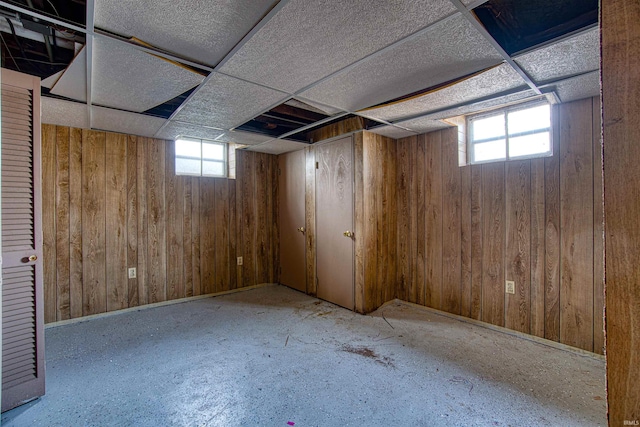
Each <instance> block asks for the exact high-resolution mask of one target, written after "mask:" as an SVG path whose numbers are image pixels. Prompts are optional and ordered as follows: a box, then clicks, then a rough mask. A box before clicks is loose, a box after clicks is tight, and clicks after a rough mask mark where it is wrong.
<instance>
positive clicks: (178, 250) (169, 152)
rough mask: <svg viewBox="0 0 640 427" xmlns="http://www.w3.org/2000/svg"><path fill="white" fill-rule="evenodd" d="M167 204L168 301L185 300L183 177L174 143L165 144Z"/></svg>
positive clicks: (167, 142)
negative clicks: (177, 172) (177, 166)
mask: <svg viewBox="0 0 640 427" xmlns="http://www.w3.org/2000/svg"><path fill="white" fill-rule="evenodd" d="M164 145H165V170H166V172H165V203H166V215H167V227H166V230H167V231H166V232H167V241H166V243H167V249H166V253H167V299H170V300H171V299H177V298H184V295H185V293H184V271H183V265H184V258H183V249H182V244H183V230H182V227H183V208H184V201H183V194H184V187H183V185H184V184H183V181H182V177H179V176H176V168H175V161H174V155H175V154H174V153H175V149H174V145H175V143H174V142H173V141H166V142H165V144H164Z"/></svg>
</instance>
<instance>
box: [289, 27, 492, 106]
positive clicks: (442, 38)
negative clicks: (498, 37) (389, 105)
mask: <svg viewBox="0 0 640 427" xmlns="http://www.w3.org/2000/svg"><path fill="white" fill-rule="evenodd" d="M501 61H502V57H501V56H500V55H499V54H498V52H497V51H496V50H495V49H494V48H493V47H492V46H491V45H490V44H489V43H488V42H487V41H485V40H484V39H483V38H482V36H481V35H480V34H479V33H478V32H477V30H475V29H474V28H473V27H472V26H471V24H469V22H468V21H467V20H466V19H465V18H463V17H462V16H456V17H454V18H452V19H449V20H447V21H445V22H441V23H439V24H437V25H435V26H433V27H432V29H430V30H429V31H427V32H426V33H425V34H421V35H420V36H419V37H415V38H411V39H410V40H407V41H406V42H404V43H402V44H400V45H398V46H396V47H394V48H393V49H389V50H387V51H385V52H383V53H381V54H379V55H375V56H372V57H370V58H368V59H367V60H365V61H363V62H361V63H359V64H358V65H356V66H355V67H352V68H350V69H349V70H347V71H346V72H343V73H339V74H337V75H335V76H333V77H331V78H329V79H327V80H325V81H323V82H322V83H320V84H318V85H316V86H314V87H312V88H311V89H309V90H307V91H305V92H303V93H302V94H301V96H303V97H305V98H309V99H311V100H312V101H317V102H321V103H324V104H329V105H332V106H334V107H337V108H342V109H345V110H347V111H356V110H360V109H362V108H367V107H371V106H373V105H376V104H379V103H381V102H385V101H389V100H391V99H394V98H398V97H400V96H404V95H407V94H410V93H413V92H416V91H419V90H423V89H426V88H429V87H432V86H435V85H438V84H441V83H443V82H446V81H450V80H453V79H457V78H459V77H462V76H465V75H467V74H470V73H473V72H476V71H480V70H482V69H484V68H487V67H490V66H493V65H497V64H499V63H500V62H501Z"/></svg>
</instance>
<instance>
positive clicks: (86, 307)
mask: <svg viewBox="0 0 640 427" xmlns="http://www.w3.org/2000/svg"><path fill="white" fill-rule="evenodd" d="M42 130H43V149H44V154H45V156H44V158H43V169H44V171H43V177H44V180H43V183H44V184H45V185H44V190H43V196H44V200H45V208H44V210H43V221H44V224H45V227H44V234H45V239H46V242H47V246H46V248H45V251H44V255H43V259H44V260H45V263H44V265H45V267H46V268H48V270H46V275H44V277H45V280H46V283H47V284H48V288H47V290H48V295H47V297H46V298H45V307H46V311H47V313H48V318H47V322H53V321H58V320H64V319H66V318H78V317H81V316H83V315H89V314H96V313H101V312H104V311H112V310H118V309H121V308H126V307H135V306H138V305H144V304H149V303H152V302H161V301H166V300H167V299H171V298H184V297H187V296H193V295H201V294H203V293H212V292H217V291H222V290H229V289H235V288H237V287H242V286H250V285H253V284H256V282H255V279H254V280H253V281H251V279H249V281H247V282H246V283H243V282H242V277H243V276H242V274H240V275H239V276H238V273H239V272H240V273H241V270H240V268H236V266H235V257H236V254H237V256H245V257H248V260H249V263H248V264H247V262H246V261H245V266H243V268H247V269H248V271H251V272H253V277H254V278H255V277H256V274H255V272H256V271H257V265H256V259H257V257H256V254H258V253H260V254H261V256H262V259H261V261H260V262H261V263H262V266H263V267H261V268H262V271H263V272H262V278H263V280H266V281H273V280H274V278H275V276H276V271H275V267H274V266H275V265H276V264H275V263H276V262H277V257H276V255H275V252H277V248H278V239H277V237H276V236H275V234H276V233H277V229H276V228H275V227H274V225H273V223H274V221H275V218H277V212H278V211H277V209H278V201H277V194H278V193H277V182H276V181H277V180H275V174H276V173H277V170H276V168H275V162H276V157H275V156H271V155H268V154H260V155H259V156H255V154H250V155H249V156H245V155H244V153H241V154H240V156H239V157H240V163H241V164H243V166H242V170H244V171H251V173H250V176H249V178H248V179H243V178H244V176H243V174H242V173H238V178H239V179H238V180H234V179H219V178H215V179H214V178H199V177H185V176H176V175H175V172H174V164H173V143H172V142H171V141H164V140H156V139H150V138H145V137H139V136H133V135H122V134H113V133H107V132H98V131H89V130H81V129H75V128H67V127H56V126H47V125H44V126H43V127H42ZM258 159H260V162H261V163H262V165H258V164H257V163H256V162H257V161H258ZM274 187H275V188H274ZM237 194H239V195H240V200H239V201H238V197H237ZM244 194H247V195H249V196H250V197H253V196H254V195H255V194H262V196H261V200H262V205H261V208H260V210H259V211H258V206H257V203H254V204H252V203H246V201H245V200H244ZM47 203H48V204H47ZM239 204H240V205H244V208H245V211H244V213H246V215H245V217H244V218H245V220H246V219H247V218H250V220H251V224H250V227H249V232H248V234H247V235H248V236H256V235H257V234H256V230H258V229H260V230H265V231H261V233H262V234H261V238H260V245H261V249H258V248H257V247H256V244H257V240H256V238H255V237H251V238H250V239H249V240H247V241H246V242H244V241H243V240H242V238H241V237H240V236H239V233H238V232H239V231H242V230H241V227H240V226H241V224H240V219H241V217H240V215H238V213H237V208H238V205H239ZM247 254H248V255H247ZM246 259H247V258H245V260H246ZM131 267H135V268H136V269H137V278H135V279H129V278H128V271H127V270H128V268H131ZM67 269H68V270H67ZM238 278H240V282H238Z"/></svg>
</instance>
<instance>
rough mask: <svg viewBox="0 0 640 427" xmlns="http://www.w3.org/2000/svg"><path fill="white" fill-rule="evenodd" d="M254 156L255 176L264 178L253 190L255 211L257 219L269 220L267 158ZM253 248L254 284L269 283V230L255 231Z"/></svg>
mask: <svg viewBox="0 0 640 427" xmlns="http://www.w3.org/2000/svg"><path fill="white" fill-rule="evenodd" d="M254 155H255V156H256V162H255V163H256V165H257V170H256V175H257V176H262V177H264V184H266V185H256V186H255V189H256V192H255V209H256V215H257V217H258V218H264V219H265V220H267V221H268V220H269V219H270V218H269V216H268V214H267V212H268V206H267V200H268V199H269V197H268V196H269V192H270V191H271V188H270V186H269V183H270V181H271V179H270V176H271V168H270V161H269V158H270V157H271V156H268V155H266V154H263V153H255V154H254ZM255 239H256V240H255V248H256V255H255V256H256V260H255V263H256V283H269V281H270V279H269V259H270V258H271V259H272V257H270V251H271V250H270V240H271V239H269V230H268V229H267V228H266V227H258V228H256V229H255Z"/></svg>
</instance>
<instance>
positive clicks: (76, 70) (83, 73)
mask: <svg viewBox="0 0 640 427" xmlns="http://www.w3.org/2000/svg"><path fill="white" fill-rule="evenodd" d="M51 93H52V94H54V95H59V96H64V97H66V98H71V99H75V100H76V101H82V102H87V50H86V49H85V48H84V47H83V48H82V50H81V51H80V53H78V54H77V55H76V57H75V58H73V61H71V64H69V66H68V67H67V69H66V70H64V73H63V74H62V76H60V78H59V79H58V81H56V83H55V84H54V85H53V87H52V88H51Z"/></svg>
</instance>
